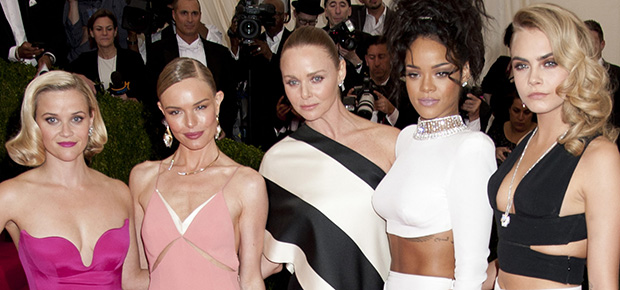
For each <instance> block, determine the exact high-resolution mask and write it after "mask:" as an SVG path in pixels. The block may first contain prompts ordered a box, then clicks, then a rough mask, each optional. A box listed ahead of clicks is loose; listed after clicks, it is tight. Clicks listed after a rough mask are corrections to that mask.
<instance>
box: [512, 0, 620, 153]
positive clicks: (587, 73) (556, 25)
mask: <svg viewBox="0 0 620 290" xmlns="http://www.w3.org/2000/svg"><path fill="white" fill-rule="evenodd" d="M513 25H514V32H515V33H516V32H518V31H519V30H523V29H532V28H534V29H538V30H540V31H542V32H543V33H544V34H545V35H546V36H547V38H548V39H549V43H550V44H551V48H552V50H553V56H554V58H555V61H556V62H557V63H558V64H559V65H561V66H562V67H564V68H565V69H566V70H568V77H567V78H566V80H564V82H563V83H561V84H560V85H559V86H558V87H557V89H556V93H557V94H559V95H562V94H565V95H566V99H565V101H564V103H563V105H562V119H563V121H564V122H565V123H567V124H569V125H570V128H569V130H568V132H567V134H566V136H565V137H564V138H563V139H562V140H560V141H559V142H560V143H561V144H563V145H564V147H565V148H566V150H567V151H568V152H570V153H571V154H573V155H575V156H577V155H580V154H581V153H582V152H583V149H584V148H585V143H586V141H587V140H588V139H591V138H594V137H595V136H597V135H603V136H605V137H606V138H607V139H609V140H610V141H611V142H615V140H616V138H617V137H618V130H617V129H616V128H615V127H613V126H612V125H611V124H610V123H609V117H610V115H611V112H612V99H611V90H610V85H609V77H608V76H607V72H606V71H605V68H603V66H601V65H600V64H599V63H598V59H596V49H595V48H594V46H593V41H592V38H591V37H592V36H591V35H590V30H589V29H588V27H587V26H586V25H585V24H584V22H583V21H581V20H580V19H579V18H578V17H577V16H576V15H575V14H574V13H572V12H570V11H568V10H566V9H564V8H562V7H560V6H557V5H553V4H536V5H532V6H529V7H526V8H523V9H521V10H519V11H518V12H517V14H515V16H514V20H513ZM513 35H514V34H513ZM513 37H514V36H513Z"/></svg>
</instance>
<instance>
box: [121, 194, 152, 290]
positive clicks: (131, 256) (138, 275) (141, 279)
mask: <svg viewBox="0 0 620 290" xmlns="http://www.w3.org/2000/svg"><path fill="white" fill-rule="evenodd" d="M119 183H120V186H119V187H121V190H122V191H123V195H124V196H123V200H124V202H125V207H126V209H127V212H128V216H129V238H130V239H129V250H128V251H127V257H125V263H124V264H123V289H147V288H148V285H149V273H148V270H145V269H141V268H140V260H139V256H138V244H137V242H136V232H135V231H134V230H133V229H135V226H136V225H135V224H134V212H133V208H134V206H133V199H132V198H131V194H130V193H129V189H128V188H127V186H126V185H125V184H122V183H121V182H119Z"/></svg>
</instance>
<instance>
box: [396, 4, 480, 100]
mask: <svg viewBox="0 0 620 290" xmlns="http://www.w3.org/2000/svg"><path fill="white" fill-rule="evenodd" d="M393 8H394V11H395V13H394V16H393V17H391V19H390V21H389V22H388V23H386V28H385V32H386V33H385V37H386V38H387V42H388V50H389V52H390V55H391V57H392V76H391V78H390V80H391V81H392V82H395V83H396V85H395V86H394V87H396V89H395V91H394V92H392V96H395V95H397V94H396V92H397V91H398V90H400V86H402V82H400V81H398V80H399V79H400V77H401V76H403V74H404V72H405V56H406V53H407V51H408V50H409V47H410V46H411V44H412V43H413V42H414V41H415V40H416V39H417V38H419V37H428V38H431V39H433V40H436V41H438V42H440V43H441V44H443V45H444V46H445V47H446V60H448V61H449V62H450V63H452V64H453V65H455V66H456V68H457V70H458V71H461V70H462V69H463V67H464V66H465V64H466V63H469V69H470V72H471V75H472V77H473V79H474V81H476V80H477V79H478V78H479V77H480V73H481V72H482V68H483V66H484V41H483V36H482V29H483V26H484V25H483V17H484V18H485V19H488V18H490V17H489V16H488V15H487V13H486V9H485V8H484V2H483V1H482V0H442V1H437V0H396V1H395V3H393Z"/></svg>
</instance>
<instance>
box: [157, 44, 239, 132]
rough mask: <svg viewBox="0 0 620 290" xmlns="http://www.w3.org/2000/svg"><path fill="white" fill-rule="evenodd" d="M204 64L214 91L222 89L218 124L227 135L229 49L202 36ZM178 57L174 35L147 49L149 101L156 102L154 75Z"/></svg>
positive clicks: (231, 98) (231, 96) (231, 114)
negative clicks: (222, 98)
mask: <svg viewBox="0 0 620 290" xmlns="http://www.w3.org/2000/svg"><path fill="white" fill-rule="evenodd" d="M200 39H201V40H202V44H203V46H204V49H205V57H206V60H207V67H208V68H209V70H210V71H211V73H212V74H213V78H214V79H215V86H216V87H217V88H216V90H218V91H222V92H224V101H223V102H222V104H221V105H220V115H219V119H220V124H221V126H222V129H223V130H224V132H225V133H226V135H227V136H232V126H233V123H234V121H235V117H236V94H235V87H234V74H233V71H234V66H235V63H234V61H233V58H232V56H231V54H230V51H229V50H228V49H227V48H225V47H224V46H222V45H219V44H217V43H213V42H210V41H207V40H205V39H203V38H200ZM177 57H179V44H178V42H177V38H176V37H170V38H166V39H162V40H160V41H157V42H155V43H153V44H152V45H151V47H150V49H149V50H148V52H147V61H146V66H147V70H148V72H149V75H150V76H149V78H150V79H151V80H150V82H149V83H150V86H151V88H152V93H151V95H152V97H153V99H152V101H151V102H152V103H153V104H156V103H157V95H156V93H155V90H156V88H157V78H158V77H159V74H160V73H161V71H162V70H163V69H164V67H165V66H166V65H167V64H168V63H169V62H171V61H172V60H173V59H175V58H177Z"/></svg>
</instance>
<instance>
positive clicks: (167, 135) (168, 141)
mask: <svg viewBox="0 0 620 290" xmlns="http://www.w3.org/2000/svg"><path fill="white" fill-rule="evenodd" d="M164 125H165V126H166V132H165V133H164V145H166V147H168V148H170V147H172V140H173V139H174V138H173V137H172V133H171V132H170V126H168V122H166V121H164Z"/></svg>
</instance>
